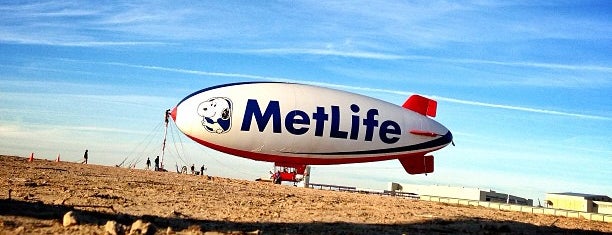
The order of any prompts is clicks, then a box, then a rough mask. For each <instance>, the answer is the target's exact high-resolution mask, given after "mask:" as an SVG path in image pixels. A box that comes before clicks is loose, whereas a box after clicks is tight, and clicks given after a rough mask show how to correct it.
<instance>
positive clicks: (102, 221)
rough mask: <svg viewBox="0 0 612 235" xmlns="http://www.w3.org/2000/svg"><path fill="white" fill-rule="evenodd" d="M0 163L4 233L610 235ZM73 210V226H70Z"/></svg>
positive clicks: (248, 184) (228, 182)
mask: <svg viewBox="0 0 612 235" xmlns="http://www.w3.org/2000/svg"><path fill="white" fill-rule="evenodd" d="M0 161H1V162H2V164H1V165H0V179H1V184H0V234H52V233H58V234H104V233H105V231H108V232H109V233H110V234H112V233H113V232H115V233H117V234H124V233H125V234H127V233H129V231H130V229H134V228H136V227H137V225H135V224H134V222H136V221H138V220H140V221H142V222H144V223H143V224H144V225H140V226H142V227H141V228H143V229H144V228H148V233H149V234H168V233H176V234H226V233H230V234H415V233H416V234H499V233H503V234H533V233H545V234H578V233H580V234H583V233H593V234H598V233H601V234H606V233H607V234H609V233H612V223H605V222H597V221H589V220H585V219H578V218H566V217H558V216H551V215H538V214H529V213H521V212H510V211H500V210H494V209H488V208H482V207H475V206H460V205H448V204H442V203H434V202H426V201H419V200H414V199H407V198H400V197H389V196H378V195H366V194H358V193H348V192H337V191H328V190H318V189H307V188H297V187H293V186H287V185H275V184H271V183H264V182H255V181H246V180H237V179H227V178H221V177H214V176H211V177H209V176H197V175H181V174H177V173H175V172H153V171H145V170H142V169H126V168H118V167H112V166H100V165H91V164H89V165H85V164H78V163H69V162H54V161H49V160H38V159H35V160H34V161H33V162H28V159H27V158H24V157H14V156H0ZM9 194H10V198H9ZM69 211H73V212H74V215H75V216H74V219H75V220H76V221H73V222H76V223H77V224H74V225H69V226H64V225H63V222H64V221H63V217H64V215H65V214H66V213H67V212H69ZM109 221H114V222H110V223H109ZM108 224H111V225H108Z"/></svg>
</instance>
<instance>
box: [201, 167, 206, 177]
mask: <svg viewBox="0 0 612 235" xmlns="http://www.w3.org/2000/svg"><path fill="white" fill-rule="evenodd" d="M204 170H206V168H204V165H202V167H200V175H204Z"/></svg>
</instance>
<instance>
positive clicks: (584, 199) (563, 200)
mask: <svg viewBox="0 0 612 235" xmlns="http://www.w3.org/2000/svg"><path fill="white" fill-rule="evenodd" d="M546 205H547V207H550V208H555V209H561V210H571V211H582V212H589V213H599V214H612V198H610V197H608V196H606V195H595V194H585V193H547V194H546Z"/></svg>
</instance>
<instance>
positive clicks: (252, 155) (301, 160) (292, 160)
mask: <svg viewBox="0 0 612 235" xmlns="http://www.w3.org/2000/svg"><path fill="white" fill-rule="evenodd" d="M187 136H188V137H189V138H191V139H192V140H194V141H195V142H198V143H200V144H201V145H204V146H206V147H209V148H211V149H214V150H217V151H220V152H224V153H227V154H231V155H235V156H239V157H244V158H248V159H253V160H257V161H266V162H276V163H286V164H287V163H288V164H303V165H334V164H347V163H363V162H375V161H386V160H391V159H399V158H406V157H411V156H423V155H425V154H427V153H429V152H431V151H435V150H437V149H440V148H442V146H440V147H439V148H436V149H433V150H428V151H422V152H415V153H403V154H395V155H384V156H373V157H359V158H306V157H289V156H280V155H273V154H266V153H258V152H252V151H245V150H239V149H233V148H228V147H224V146H221V145H217V144H213V143H210V142H206V141H203V140H201V139H198V138H195V137H192V136H189V135H187Z"/></svg>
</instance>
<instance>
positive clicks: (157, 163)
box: [145, 156, 160, 171]
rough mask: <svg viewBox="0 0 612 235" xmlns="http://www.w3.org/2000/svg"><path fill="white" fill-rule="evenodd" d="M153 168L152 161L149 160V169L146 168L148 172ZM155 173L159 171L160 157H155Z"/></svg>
mask: <svg viewBox="0 0 612 235" xmlns="http://www.w3.org/2000/svg"><path fill="white" fill-rule="evenodd" d="M150 168H151V159H150V158H147V168H145V169H146V170H148V169H150ZM154 170H155V171H159V170H160V168H159V156H157V157H155V169H154Z"/></svg>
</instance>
